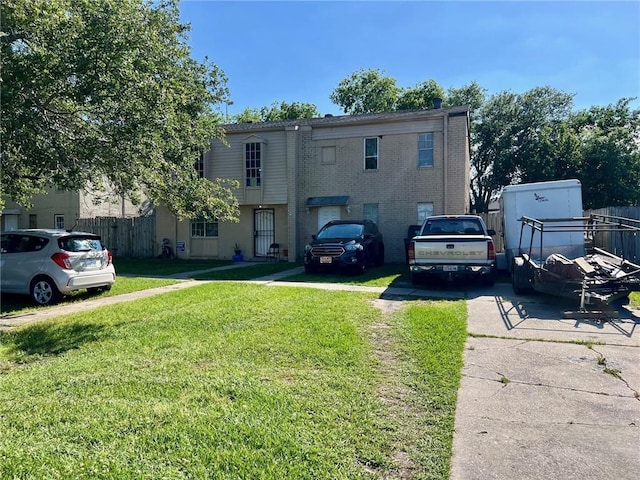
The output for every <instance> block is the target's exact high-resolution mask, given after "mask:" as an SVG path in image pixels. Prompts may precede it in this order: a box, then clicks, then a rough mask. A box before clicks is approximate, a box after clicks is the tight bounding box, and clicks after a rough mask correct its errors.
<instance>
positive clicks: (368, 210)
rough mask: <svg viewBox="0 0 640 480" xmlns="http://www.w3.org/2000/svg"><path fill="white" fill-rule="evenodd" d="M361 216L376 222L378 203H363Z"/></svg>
mask: <svg viewBox="0 0 640 480" xmlns="http://www.w3.org/2000/svg"><path fill="white" fill-rule="evenodd" d="M362 207H363V217H364V219H365V220H371V221H372V222H375V223H378V204H377V203H365V204H364V205H363V206H362Z"/></svg>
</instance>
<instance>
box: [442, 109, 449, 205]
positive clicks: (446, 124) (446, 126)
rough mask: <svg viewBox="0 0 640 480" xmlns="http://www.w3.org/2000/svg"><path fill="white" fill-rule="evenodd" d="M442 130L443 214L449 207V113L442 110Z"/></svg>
mask: <svg viewBox="0 0 640 480" xmlns="http://www.w3.org/2000/svg"><path fill="white" fill-rule="evenodd" d="M442 130H443V134H442V139H443V140H442V141H443V142H444V146H443V148H442V154H443V161H442V179H443V182H444V185H443V188H442V191H443V192H444V202H443V204H444V205H443V206H444V212H442V213H443V214H447V213H449V211H448V210H449V209H448V208H447V198H448V195H447V193H448V192H447V184H448V182H449V179H448V175H447V168H448V166H447V164H448V163H449V134H448V132H449V114H448V113H447V112H444V117H443V118H442Z"/></svg>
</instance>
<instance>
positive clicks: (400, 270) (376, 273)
mask: <svg viewBox="0 0 640 480" xmlns="http://www.w3.org/2000/svg"><path fill="white" fill-rule="evenodd" d="M286 281H288V282H321V283H345V284H350V285H366V286H370V287H389V286H397V285H399V284H402V285H403V286H410V285H411V276H410V275H409V267H407V266H406V265H405V264H403V263H388V264H385V265H383V266H382V267H375V268H370V269H369V270H368V271H367V273H365V274H364V275H357V274H353V273H349V272H339V271H335V272H332V271H327V272H319V273H313V274H307V273H301V274H299V275H294V276H291V277H287V278H286Z"/></svg>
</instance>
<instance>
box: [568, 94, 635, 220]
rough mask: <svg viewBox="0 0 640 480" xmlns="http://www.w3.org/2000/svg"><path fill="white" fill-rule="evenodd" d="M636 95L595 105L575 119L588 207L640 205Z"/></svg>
mask: <svg viewBox="0 0 640 480" xmlns="http://www.w3.org/2000/svg"><path fill="white" fill-rule="evenodd" d="M632 100H633V99H632V98H623V99H620V100H619V101H618V102H617V103H616V104H614V105H609V106H606V107H599V106H594V107H591V108H589V109H587V110H583V111H580V112H578V113H576V114H575V115H574V116H573V117H572V119H571V122H570V123H571V127H572V128H573V129H574V131H575V133H576V135H577V136H578V137H579V141H580V157H581V164H580V173H579V176H580V177H579V178H580V179H581V182H582V191H583V198H584V205H585V208H600V207H607V206H627V205H640V110H638V109H635V110H633V109H632V108H631V106H630V103H631V101H632Z"/></svg>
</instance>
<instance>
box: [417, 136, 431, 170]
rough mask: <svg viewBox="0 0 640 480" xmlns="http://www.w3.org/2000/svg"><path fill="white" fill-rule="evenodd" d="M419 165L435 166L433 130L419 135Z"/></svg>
mask: <svg viewBox="0 0 640 480" xmlns="http://www.w3.org/2000/svg"><path fill="white" fill-rule="evenodd" d="M418 167H433V132H432V133H423V134H421V135H419V136H418Z"/></svg>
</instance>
